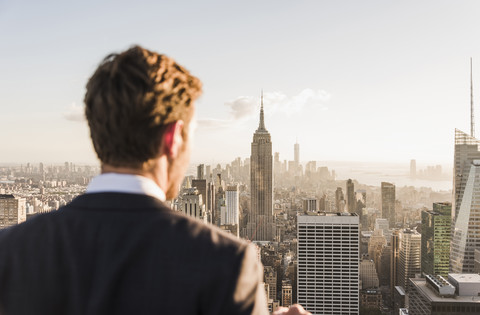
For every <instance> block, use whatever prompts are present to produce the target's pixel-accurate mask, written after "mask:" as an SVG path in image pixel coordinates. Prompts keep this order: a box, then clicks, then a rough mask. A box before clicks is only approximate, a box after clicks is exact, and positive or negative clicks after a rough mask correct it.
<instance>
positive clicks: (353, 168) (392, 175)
mask: <svg viewBox="0 0 480 315" xmlns="http://www.w3.org/2000/svg"><path fill="white" fill-rule="evenodd" d="M318 166H327V167H328V168H329V170H330V171H331V170H335V173H336V179H337V180H346V179H349V178H351V179H355V180H357V181H358V182H359V183H361V184H366V185H371V186H380V184H381V182H390V183H393V184H395V186H397V187H403V186H414V187H416V188H420V187H429V188H431V189H432V190H434V191H450V190H452V185H453V176H451V175H446V176H444V177H446V178H452V179H450V180H427V179H413V178H410V174H409V172H410V168H409V165H407V166H406V165H405V164H393V163H391V164H387V163H364V162H338V161H326V162H317V167H318ZM422 168H423V167H422ZM445 168H446V167H445V166H443V167H442V169H443V170H444V172H445ZM418 169H421V168H417V170H418ZM447 169H450V167H449V166H447ZM447 174H448V173H447Z"/></svg>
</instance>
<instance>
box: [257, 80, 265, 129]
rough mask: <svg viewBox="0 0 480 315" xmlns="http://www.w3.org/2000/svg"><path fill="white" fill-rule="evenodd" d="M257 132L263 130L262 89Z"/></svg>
mask: <svg viewBox="0 0 480 315" xmlns="http://www.w3.org/2000/svg"><path fill="white" fill-rule="evenodd" d="M258 130H265V121H264V117H263V89H262V98H261V105H260V124H259V125H258Z"/></svg>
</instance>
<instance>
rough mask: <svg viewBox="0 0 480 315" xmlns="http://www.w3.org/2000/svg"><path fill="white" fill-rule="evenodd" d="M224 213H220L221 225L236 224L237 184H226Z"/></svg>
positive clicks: (237, 206)
mask: <svg viewBox="0 0 480 315" xmlns="http://www.w3.org/2000/svg"><path fill="white" fill-rule="evenodd" d="M225 206H226V208H225V213H222V216H221V220H220V222H221V223H220V224H221V225H238V209H239V199H238V185H232V186H227V189H226V191H225Z"/></svg>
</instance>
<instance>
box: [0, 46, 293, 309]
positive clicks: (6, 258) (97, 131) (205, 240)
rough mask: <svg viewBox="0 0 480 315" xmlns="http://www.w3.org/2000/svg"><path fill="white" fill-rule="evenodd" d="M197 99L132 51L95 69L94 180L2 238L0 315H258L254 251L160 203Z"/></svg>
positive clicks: (91, 105)
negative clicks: (96, 162)
mask: <svg viewBox="0 0 480 315" xmlns="http://www.w3.org/2000/svg"><path fill="white" fill-rule="evenodd" d="M200 93H201V83H200V81H199V80H198V79H197V78H195V77H194V76H192V75H190V73H189V72H188V71H187V70H186V69H184V68H183V67H181V66H180V65H178V64H177V63H175V61H174V60H172V59H171V58H169V57H166V56H163V55H159V54H157V53H155V52H151V51H148V50H146V49H143V48H141V47H138V46H135V47H133V48H131V49H129V50H127V51H125V52H123V53H121V54H113V55H109V56H108V57H106V58H105V59H104V60H103V62H102V63H101V64H100V66H99V67H98V69H97V70H96V72H95V73H94V74H93V76H92V77H91V78H90V80H89V82H88V84H87V92H86V96H85V105H86V107H85V116H86V118H87V121H88V125H89V127H90V135H91V138H92V142H93V146H94V148H95V151H96V153H97V156H98V158H99V159H100V161H101V165H102V174H101V175H99V176H97V177H96V178H94V179H93V180H92V181H91V183H90V184H89V186H88V187H87V191H86V193H85V194H84V195H81V196H79V197H78V198H76V199H75V200H73V201H72V202H71V203H70V204H69V205H67V206H65V207H63V208H61V209H59V210H58V211H54V212H51V213H49V214H44V215H38V216H36V217H35V218H33V219H31V220H29V221H28V222H25V223H24V224H21V225H18V226H15V227H13V228H10V229H7V230H4V231H2V233H1V234H0V307H1V308H0V310H1V312H2V314H3V313H5V314H267V313H268V312H267V309H266V301H265V292H264V290H263V288H262V287H261V286H260V285H259V283H260V282H261V281H262V276H263V275H262V266H261V264H260V263H259V262H258V259H257V253H256V250H255V248H254V246H253V245H249V244H247V243H246V242H243V241H240V240H237V239H235V238H233V237H231V236H228V235H227V234H225V233H223V232H221V231H220V230H218V229H216V228H213V227H209V226H206V225H204V224H202V223H200V222H199V221H196V220H194V219H192V218H189V217H186V216H183V215H181V214H179V213H176V212H174V211H172V210H170V209H169V208H167V207H166V206H165V205H164V203H163V202H164V201H165V200H166V199H171V198H174V197H175V196H176V195H177V194H178V189H179V185H180V183H181V180H182V178H183V175H184V172H185V170H186V167H187V165H188V160H189V152H190V138H191V135H190V133H191V128H190V123H191V121H192V117H193V114H194V101H195V100H196V98H197V97H198V96H199V95H200ZM284 311H285V312H286V311H287V310H279V312H280V314H281V313H283V312H284ZM290 311H291V313H292V314H297V313H298V314H301V312H303V309H301V307H295V308H292V309H291V310H290Z"/></svg>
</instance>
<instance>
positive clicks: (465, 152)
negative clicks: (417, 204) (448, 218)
mask: <svg viewBox="0 0 480 315" xmlns="http://www.w3.org/2000/svg"><path fill="white" fill-rule="evenodd" d="M479 143H480V142H479V140H477V139H476V138H474V137H472V136H470V135H468V134H466V133H465V132H463V131H461V130H458V129H455V153H454V169H455V174H454V177H453V190H454V208H455V211H454V212H452V216H453V218H452V219H453V220H452V221H453V222H455V221H456V218H457V216H458V211H459V210H460V204H461V202H462V198H463V192H464V190H465V185H466V184H467V179H468V175H469V173H470V168H471V166H472V162H473V160H480V151H479V149H478V145H479Z"/></svg>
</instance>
